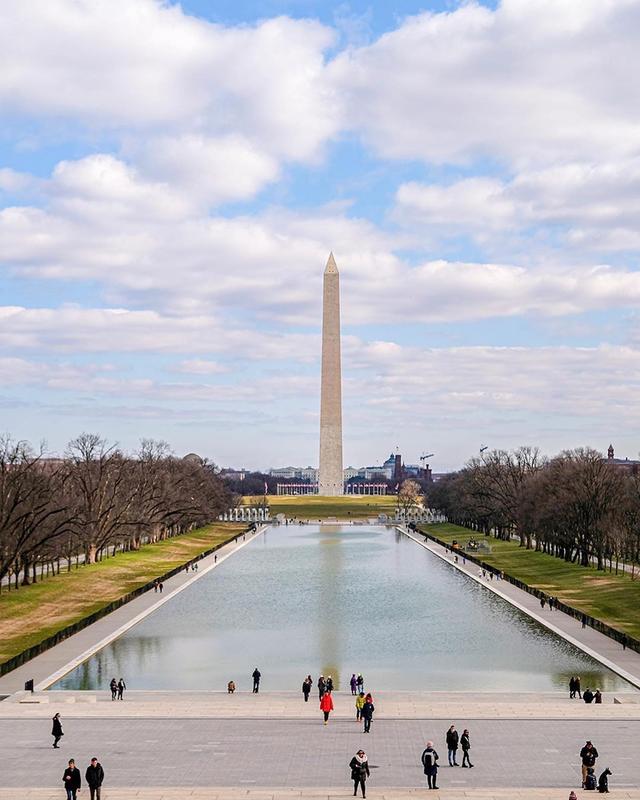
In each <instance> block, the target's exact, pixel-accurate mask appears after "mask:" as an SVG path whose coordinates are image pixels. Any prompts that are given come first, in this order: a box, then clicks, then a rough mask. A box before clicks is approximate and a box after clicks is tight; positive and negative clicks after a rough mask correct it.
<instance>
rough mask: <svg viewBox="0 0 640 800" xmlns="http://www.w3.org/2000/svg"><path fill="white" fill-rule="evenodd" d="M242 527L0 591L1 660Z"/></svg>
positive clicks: (220, 527)
mask: <svg viewBox="0 0 640 800" xmlns="http://www.w3.org/2000/svg"><path fill="white" fill-rule="evenodd" d="M244 528H245V526H244V525H242V524H234V523H214V524H213V525H207V526H206V527H204V528H200V529H199V530H196V531H193V532H192V533H185V534H183V535H182V536H176V537H174V538H172V539H165V540H164V541H162V542H157V543H156V544H148V545H145V546H144V547H141V548H140V550H138V551H136V552H130V553H118V555H116V556H114V557H113V558H108V559H105V560H104V561H100V562H99V563H97V564H88V565H87V566H82V565H81V566H80V567H79V568H78V569H77V570H76V569H75V567H72V569H71V572H61V573H60V575H56V576H55V577H50V578H45V579H44V580H43V581H42V582H41V583H36V584H34V585H32V586H23V587H20V589H19V590H18V591H17V592H16V591H12V592H8V591H6V590H5V589H4V587H3V591H2V594H0V663H2V662H4V661H7V660H8V659H9V658H12V657H13V656H15V655H17V654H18V653H21V652H22V651H23V650H26V649H27V648H28V647H32V646H33V645H35V644H37V643H38V642H41V641H42V640H43V639H46V638H47V637H48V636H52V635H53V634H54V633H56V632H57V631H59V630H61V629H62V628H64V627H66V626H67V625H70V624H72V623H74V622H78V621H79V620H81V619H83V618H84V617H86V616H88V615H89V614H92V613H93V612H94V611H97V610H98V609H100V608H102V607H103V606H105V605H107V604H108V603H111V602H112V601H114V600H117V599H118V598H119V597H122V596H123V595H125V594H127V592H130V591H132V590H133V589H136V588H138V587H139V586H144V584H145V583H148V582H149V581H152V580H153V579H154V578H157V577H159V576H160V575H164V574H166V573H167V572H169V571H170V570H172V569H174V568H175V567H178V566H180V564H184V563H186V562H187V561H190V560H191V559H192V558H195V557H196V556H197V555H199V554H200V553H203V552H204V551H205V550H208V549H209V548H211V547H214V546H215V545H216V544H219V543H220V542H224V541H225V540H226V539H230V538H232V537H233V536H236V535H237V534H238V533H239V532H240V531H242V530H244Z"/></svg>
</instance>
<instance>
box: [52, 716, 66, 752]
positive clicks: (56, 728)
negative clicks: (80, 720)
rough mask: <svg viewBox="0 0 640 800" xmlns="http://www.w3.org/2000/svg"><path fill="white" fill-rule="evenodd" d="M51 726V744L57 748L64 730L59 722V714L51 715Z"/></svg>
mask: <svg viewBox="0 0 640 800" xmlns="http://www.w3.org/2000/svg"><path fill="white" fill-rule="evenodd" d="M52 722H53V726H52V728H51V735H52V736H53V746H54V747H55V748H56V750H57V749H58V742H59V741H60V739H62V737H63V736H64V731H63V730H62V723H61V722H60V714H54V715H53V720H52Z"/></svg>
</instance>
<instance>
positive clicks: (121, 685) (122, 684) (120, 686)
mask: <svg viewBox="0 0 640 800" xmlns="http://www.w3.org/2000/svg"><path fill="white" fill-rule="evenodd" d="M126 688H127V684H126V683H125V682H124V678H120V680H119V681H118V700H123V699H124V698H123V695H124V690H125V689H126Z"/></svg>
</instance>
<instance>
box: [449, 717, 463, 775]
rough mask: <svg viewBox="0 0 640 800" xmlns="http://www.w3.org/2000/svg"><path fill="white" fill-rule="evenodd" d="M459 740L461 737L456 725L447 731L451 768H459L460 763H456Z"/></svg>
mask: <svg viewBox="0 0 640 800" xmlns="http://www.w3.org/2000/svg"><path fill="white" fill-rule="evenodd" d="M459 740H460V737H459V736H458V731H457V730H456V728H455V725H452V726H451V727H450V728H449V730H448V731H447V752H448V755H449V766H450V767H458V766H459V764H458V762H457V761H456V753H457V752H458V742H459Z"/></svg>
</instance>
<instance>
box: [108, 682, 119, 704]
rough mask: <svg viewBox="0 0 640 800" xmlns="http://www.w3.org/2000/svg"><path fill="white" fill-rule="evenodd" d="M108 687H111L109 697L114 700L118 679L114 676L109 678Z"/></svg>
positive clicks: (116, 694)
mask: <svg viewBox="0 0 640 800" xmlns="http://www.w3.org/2000/svg"><path fill="white" fill-rule="evenodd" d="M109 688H110V689H111V699H112V700H115V699H116V697H117V696H118V681H117V680H116V679H115V678H111V683H110V684H109Z"/></svg>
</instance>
